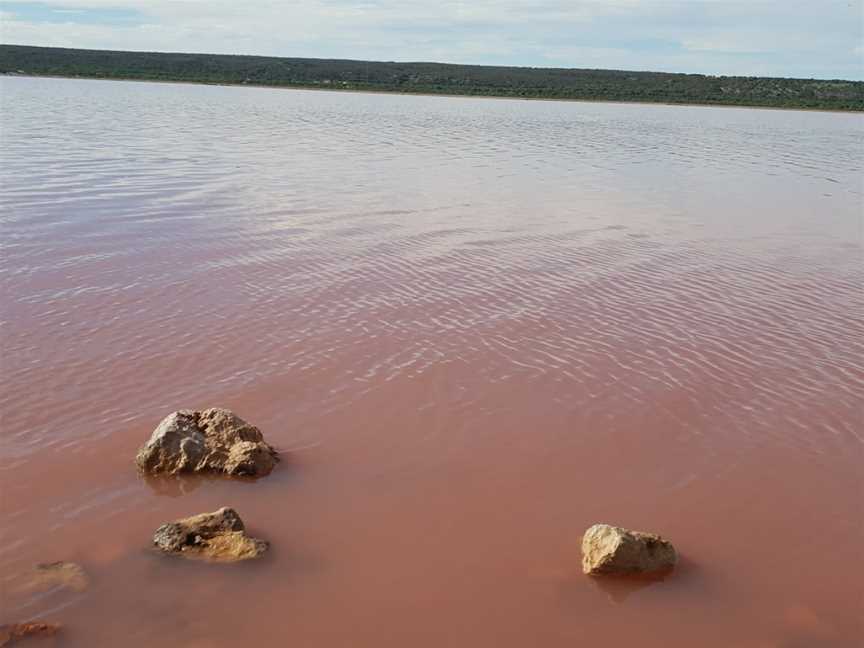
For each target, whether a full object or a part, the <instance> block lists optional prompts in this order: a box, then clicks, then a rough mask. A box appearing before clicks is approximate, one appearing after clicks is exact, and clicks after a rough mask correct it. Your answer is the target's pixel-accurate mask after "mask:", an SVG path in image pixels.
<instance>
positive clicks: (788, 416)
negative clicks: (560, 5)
mask: <svg viewBox="0 0 864 648" xmlns="http://www.w3.org/2000/svg"><path fill="white" fill-rule="evenodd" d="M0 90H2V122H0V125H2V131H0V137H2V148H0V174H2V175H0V179H2V193H0V207H2V245H3V251H2V252H3V253H2V262H0V263H2V268H0V269H2V392H0V396H2V402H0V406H2V460H0V469H2V472H0V479H2V482H0V486H2V509H3V510H2V513H3V517H2V520H3V522H2V537H0V578H2V587H3V591H2V596H3V612H2V616H3V618H2V619H0V622H2V621H5V620H23V619H28V618H43V619H48V620H55V621H59V622H62V623H63V624H64V625H65V629H64V634H63V636H62V639H60V640H58V642H57V645H62V646H75V647H88V648H90V647H93V646H118V645H123V646H154V645H171V646H182V647H189V648H193V647H194V648H203V647H206V646H227V645H244V646H252V645H255V646H282V645H293V646H304V647H318V646H321V647H328V648H329V647H334V646H346V647H348V646H351V647H356V646H369V647H374V648H386V647H394V648H395V647H399V648H404V647H406V646H411V647H412V648H414V647H427V646H428V647H430V648H432V647H434V648H440V647H442V646H454V647H466V648H468V647H470V648H479V647H486V646H488V647H495V648H501V647H513V648H517V647H518V648H524V647H526V646H542V647H543V648H556V647H559V646H560V647H564V646H567V647H572V646H579V645H589V643H590V644H591V645H593V644H594V643H599V642H601V641H602V642H604V645H608V646H623V645H626V644H627V642H630V641H634V642H636V641H638V642H639V643H638V645H640V646H643V647H654V646H656V647H658V648H660V647H664V648H665V647H669V646H681V647H688V648H690V647H693V646H699V647H703V648H704V647H708V648H713V647H717V648H728V647H740V648H798V647H800V648H803V647H807V648H811V647H814V646H818V647H838V648H840V647H843V648H848V647H849V646H852V645H855V643H856V642H857V640H859V639H861V637H862V636H864V634H862V631H864V628H862V614H861V613H862V595H864V589H862V583H864V574H862V571H864V566H862V562H861V555H862V554H861V552H862V546H864V528H862V520H864V516H862V496H864V483H862V474H864V473H862V465H864V421H862V402H864V295H862V279H864V276H862V275H864V271H862V247H861V240H862V239H861V214H862V211H861V210H862V165H864V153H862V150H864V149H862V133H864V120H862V117H861V116H860V115H849V114H827V113H815V112H809V113H808V112H779V111H769V110H746V109H728V108H703V107H665V106H626V105H611V104H585V103H556V102H526V101H503V100H476V99H456V98H441V97H435V98H433V97H402V96H387V95H364V94H340V93H318V92H308V91H290V90H267V89H255V88H221V87H205V86H187V85H171V84H143V83H122V82H100V81H84V80H50V79H41V80H37V79H26V78H15V79H3V80H2V82H0ZM212 405H221V406H226V407H231V408H234V409H235V410H236V411H237V412H238V413H240V414H241V415H242V416H244V417H245V418H247V419H249V420H250V421H251V422H253V423H255V424H257V425H258V426H259V427H261V428H262V429H263V431H264V433H265V435H266V436H267V438H268V439H269V440H270V441H271V442H272V443H274V444H275V445H276V446H277V447H279V448H280V449H281V450H282V451H283V452H286V453H288V454H289V457H290V459H289V460H288V461H287V462H285V463H283V464H281V465H280V466H279V468H278V469H277V471H275V472H274V473H273V474H272V475H271V476H270V477H268V478H266V479H262V480H259V481H255V482H226V481H224V480H213V479H210V480H195V479H185V480H181V481H165V480H158V481H150V482H148V481H144V480H142V479H140V478H139V477H138V476H137V475H136V472H135V470H134V466H133V464H132V457H133V455H134V452H135V450H136V448H137V447H138V446H139V445H140V444H141V443H142V442H143V441H144V440H145V439H146V437H147V436H148V435H149V433H150V431H151V430H152V429H153V427H155V425H156V424H157V423H158V421H159V420H160V419H161V418H162V417H163V416H164V415H165V414H167V413H168V412H170V411H171V410H174V409H178V408H182V407H207V406H212ZM223 505H230V506H234V507H236V508H237V509H238V511H239V512H240V514H241V515H242V516H243V517H244V518H245V520H246V522H247V526H248V527H249V528H250V531H251V532H252V533H253V535H257V536H259V537H263V538H266V539H269V540H270V541H272V543H273V550H272V552H271V553H270V554H269V555H268V556H266V557H265V558H264V559H262V560H261V561H259V562H256V563H253V564H248V563H247V564H242V565H233V566H214V565H206V564H201V563H193V564H190V563H185V562H182V561H179V560H171V559H166V558H163V557H161V556H157V555H155V554H154V553H153V552H152V551H151V549H150V544H149V543H150V536H151V534H152V532H153V530H154V529H155V528H156V527H157V526H158V525H159V524H161V523H162V522H164V521H167V520H171V519H174V518H176V517H180V516H183V515H188V514H192V513H197V512H200V511H206V510H213V509H215V508H217V507H219V506H223ZM594 522H608V523H613V524H619V525H623V526H628V527H631V528H637V529H646V530H651V531H656V532H659V533H662V534H664V535H665V536H667V537H669V538H671V539H672V540H673V541H674V542H675V543H676V544H677V546H678V547H679V549H680V551H681V553H682V556H683V558H682V563H681V566H680V569H679V570H678V571H677V572H676V573H675V574H674V575H673V576H672V577H670V578H667V579H666V580H664V581H660V582H653V583H649V582H638V583H635V582H617V581H611V582H610V581H594V580H591V579H589V578H586V577H584V576H582V575H581V573H580V568H579V567H580V566H579V561H580V555H579V542H580V538H581V534H582V532H583V530H584V529H585V528H586V527H588V526H589V525H590V524H592V523H594ZM53 560H73V561H76V562H79V563H81V564H82V565H83V566H84V567H85V568H86V569H87V570H88V572H89V573H90V576H91V579H92V584H91V587H90V588H89V589H88V590H87V591H86V592H82V593H74V592H62V591H49V592H44V593H40V594H34V593H29V592H26V591H23V590H22V588H21V583H22V582H24V581H26V580H27V578H28V573H29V570H30V569H31V567H32V565H33V564H34V563H37V562H45V561H53Z"/></svg>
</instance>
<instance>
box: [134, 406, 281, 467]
mask: <svg viewBox="0 0 864 648" xmlns="http://www.w3.org/2000/svg"><path fill="white" fill-rule="evenodd" d="M277 461H279V455H278V453H277V452H276V450H274V449H273V448H272V447H271V446H270V445H268V444H267V443H265V442H264V437H263V435H262V434H261V430H259V429H258V428H257V427H255V426H254V425H250V424H249V423H247V422H246V421H244V420H243V419H241V418H240V417H239V416H237V415H236V414H235V413H234V412H232V411H231V410H227V409H222V408H218V407H213V408H210V409H206V410H202V411H196V410H179V411H177V412H173V413H171V414H169V415H168V416H166V417H165V418H164V419H162V422H161V423H159V425H158V426H157V428H156V429H155V430H154V431H153V434H152V435H151V436H150V440H149V441H147V443H145V444H144V445H143V446H142V447H141V449H140V450H138V454H137V456H136V457H135V463H136V464H137V465H138V468H139V469H140V470H141V471H142V472H144V473H147V474H159V473H164V474H169V475H176V474H177V473H182V472H221V473H225V474H228V475H234V476H241V475H246V476H263V475H268V474H269V473H270V471H272V470H273V467H274V466H275V465H276V462H277Z"/></svg>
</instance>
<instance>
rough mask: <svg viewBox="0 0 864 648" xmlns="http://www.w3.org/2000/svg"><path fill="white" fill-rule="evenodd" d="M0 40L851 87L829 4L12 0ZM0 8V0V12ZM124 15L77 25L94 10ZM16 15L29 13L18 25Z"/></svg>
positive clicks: (852, 36)
mask: <svg viewBox="0 0 864 648" xmlns="http://www.w3.org/2000/svg"><path fill="white" fill-rule="evenodd" d="M21 5H30V6H31V7H37V6H42V7H45V6H49V7H52V8H56V9H63V10H76V11H80V10H85V11H84V13H83V14H81V13H78V14H76V15H75V16H74V20H73V17H72V16H71V15H70V18H69V20H67V21H64V20H63V18H62V15H63V14H57V15H59V16H61V18H60V19H59V20H58V19H57V18H55V19H54V20H53V21H52V22H42V21H38V20H35V19H34V18H33V14H32V12H31V13H30V14H27V12H25V11H23V10H19V14H20V15H18V16H17V17H15V16H10V15H9V14H10V13H14V12H10V11H6V12H5V13H6V15H5V16H4V17H3V18H2V20H0V39H2V40H3V41H4V42H9V43H22V44H33V45H46V46H62V47H86V48H112V49H132V50H156V51H186V52H211V53H232V54H263V55H273V56H310V57H336V58H356V59H373V60H414V61H416V60H436V61H449V62H459V63H482V64H501V65H555V66H566V67H584V66H587V67H615V68H623V69H657V70H669V71H684V72H704V73H714V74H721V73H722V74H747V73H753V70H759V71H760V73H763V74H777V75H784V76H845V77H848V78H861V76H862V75H864V69H862V66H861V60H860V59H861V51H860V49H858V48H860V43H861V38H862V15H861V7H860V5H859V6H858V7H855V6H853V5H850V4H849V3H848V2H846V1H843V0H820V2H817V3H813V2H809V1H805V0H761V1H753V0H748V1H746V2H745V1H744V0H473V1H469V0H442V1H441V2H439V3H432V2H429V1H428V0H401V1H399V0H365V1H352V0H293V1H281V0H244V1H239V0H44V2H36V0H23V2H22V0H18V2H16V4H15V5H14V6H21ZM2 7H3V3H2V1H0V8H2ZM109 9H110V10H126V11H131V12H135V16H136V19H135V20H132V21H126V22H124V23H123V24H96V23H97V22H98V21H95V20H94V22H93V23H88V22H87V21H86V16H88V15H91V14H92V15H94V16H95V15H97V14H96V13H93V12H98V11H100V10H109ZM25 16H30V17H29V18H28V17H25Z"/></svg>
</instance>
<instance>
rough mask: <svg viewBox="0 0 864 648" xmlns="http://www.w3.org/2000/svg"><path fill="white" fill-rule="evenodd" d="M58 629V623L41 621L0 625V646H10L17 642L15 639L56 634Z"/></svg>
mask: <svg viewBox="0 0 864 648" xmlns="http://www.w3.org/2000/svg"><path fill="white" fill-rule="evenodd" d="M58 630H60V626H59V625H58V624H56V623H43V622H41V621H30V622H29V623H9V624H6V625H0V646H11V645H12V644H13V643H17V641H16V640H18V639H24V638H26V637H50V636H53V635H55V634H57V631H58Z"/></svg>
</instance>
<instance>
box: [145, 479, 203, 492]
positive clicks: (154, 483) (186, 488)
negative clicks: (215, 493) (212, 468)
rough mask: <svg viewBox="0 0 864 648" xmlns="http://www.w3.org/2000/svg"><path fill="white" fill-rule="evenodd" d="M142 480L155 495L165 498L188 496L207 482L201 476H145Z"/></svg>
mask: <svg viewBox="0 0 864 648" xmlns="http://www.w3.org/2000/svg"><path fill="white" fill-rule="evenodd" d="M142 478H143V480H144V483H145V484H147V486H149V487H150V490H151V491H153V494H154V495H161V496H164V497H180V496H182V495H188V494H189V493H191V492H193V491H195V490H197V489H198V488H200V487H201V484H202V483H204V481H206V480H207V477H202V476H200V475H183V476H180V475H143V476H142Z"/></svg>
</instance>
